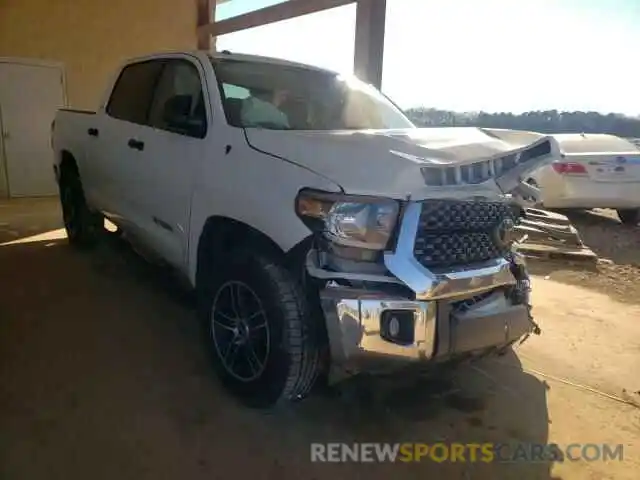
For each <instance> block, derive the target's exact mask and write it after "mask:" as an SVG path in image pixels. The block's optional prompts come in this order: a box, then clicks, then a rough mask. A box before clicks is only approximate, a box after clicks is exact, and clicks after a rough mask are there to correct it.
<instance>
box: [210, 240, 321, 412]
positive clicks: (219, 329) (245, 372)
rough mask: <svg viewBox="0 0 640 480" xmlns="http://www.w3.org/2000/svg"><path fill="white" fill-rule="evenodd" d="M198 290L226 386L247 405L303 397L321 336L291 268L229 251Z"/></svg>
mask: <svg viewBox="0 0 640 480" xmlns="http://www.w3.org/2000/svg"><path fill="white" fill-rule="evenodd" d="M221 270H222V271H220V272H216V274H214V275H213V276H212V277H213V278H211V279H210V281H209V282H207V283H208V285H206V286H205V287H204V288H202V289H201V290H200V295H201V298H200V309H201V317H202V322H203V327H204V328H203V330H204V337H205V342H206V346H207V349H208V350H209V352H210V355H211V358H212V360H213V365H214V367H215V370H216V373H217V374H218V376H219V378H220V379H221V381H222V383H223V385H224V386H225V387H226V388H227V389H228V390H229V391H230V392H231V393H232V394H233V395H234V396H236V397H237V398H239V399H240V400H241V401H242V402H243V403H245V404H247V405H250V406H253V407H258V408H266V407H272V406H275V405H276V404H281V403H286V402H287V401H293V400H296V399H299V398H302V397H303V396H305V395H306V394H307V393H308V392H309V390H310V389H311V387H312V386H313V384H314V382H315V380H316V378H317V376H318V373H319V370H320V342H319V338H318V335H317V334H316V331H317V330H316V328H314V325H312V324H311V322H312V320H311V318H312V317H311V316H310V315H309V312H308V306H307V302H306V299H305V295H304V293H303V292H302V289H301V288H300V286H299V285H298V284H297V282H295V280H293V278H292V276H291V274H290V273H289V271H287V270H286V269H285V268H284V267H282V266H280V265H279V264H278V263H277V262H276V261H274V260H272V259H270V258H268V257H267V256H264V255H261V254H259V253H258V254H256V253H255V252H252V251H249V250H238V251H235V252H232V253H231V255H230V258H229V259H228V260H227V261H225V265H224V267H223V268H222V269H221Z"/></svg>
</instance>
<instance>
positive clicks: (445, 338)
mask: <svg viewBox="0 0 640 480" xmlns="http://www.w3.org/2000/svg"><path fill="white" fill-rule="evenodd" d="M419 209H420V205H419V204H410V205H409V206H408V208H407V210H406V211H405V215H404V217H403V222H402V225H401V230H400V233H399V237H398V241H397V244H396V248H395V250H394V251H393V252H389V253H387V254H386V255H385V259H384V261H385V266H386V269H387V270H388V271H389V272H390V273H391V274H392V275H393V279H391V278H380V281H379V282H375V281H372V279H371V278H369V277H368V278H367V288H366V289H364V288H355V287H345V286H341V285H338V284H337V283H335V282H329V283H328V284H327V286H326V287H325V288H324V289H323V290H322V291H321V293H320V295H321V304H322V309H323V313H324V316H325V321H326V326H327V332H328V336H329V343H330V349H331V356H332V362H333V365H334V366H339V367H342V368H344V369H345V370H347V371H353V372H357V371H360V370H377V369H386V368H387V367H391V366H392V365H393V364H395V363H398V362H401V363H406V362H412V361H413V362H421V361H422V362H439V361H446V360H451V359H454V358H457V357H460V356H469V355H470V356H476V355H482V354H485V353H488V352H491V351H500V350H503V349H504V348H505V347H507V346H509V345H510V344H512V343H513V342H515V341H517V340H519V339H521V338H523V337H524V336H526V335H528V334H529V333H531V332H532V331H533V330H534V328H535V324H534V323H533V322H532V320H531V317H530V307H529V305H528V289H529V284H528V278H527V277H526V271H525V270H524V266H523V265H522V264H521V263H520V262H519V261H518V260H517V259H515V258H499V259H495V260H491V261H489V262H485V263H483V264H481V265H476V266H474V267H473V268H457V269H451V270H449V271H447V272H439V273H435V272H432V271H430V270H429V269H427V268H425V267H424V266H422V265H421V264H420V263H419V262H417V261H416V259H415V258H414V253H413V245H414V241H415V237H416V229H417V228H418V217H419V213H420V211H419ZM394 280H395V281H397V282H398V283H399V284H401V285H402V286H403V287H406V288H404V291H405V292H406V293H400V294H399V293H397V290H395V293H390V292H392V291H394V290H393V289H389V288H388V285H389V284H390V283H393V281H394ZM376 285H377V287H376ZM372 286H373V287H372Z"/></svg>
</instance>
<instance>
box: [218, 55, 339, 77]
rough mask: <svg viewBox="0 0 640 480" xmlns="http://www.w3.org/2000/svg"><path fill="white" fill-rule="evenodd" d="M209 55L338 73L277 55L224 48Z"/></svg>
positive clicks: (221, 58) (222, 58) (223, 58)
mask: <svg viewBox="0 0 640 480" xmlns="http://www.w3.org/2000/svg"><path fill="white" fill-rule="evenodd" d="M208 55H209V56H210V57H212V58H214V59H219V60H225V59H226V60H238V61H244V62H259V63H270V64H273V65H282V66H287V67H298V68H306V69H308V70H318V71H320V72H326V73H333V74H335V73H337V72H334V71H333V70H329V69H326V68H322V67H317V66H315V65H309V64H308V63H300V62H293V61H291V60H284V59H282V58H275V57H266V56H262V55H249V54H244V53H232V52H229V51H228V50H223V51H220V52H213V53H210V52H208Z"/></svg>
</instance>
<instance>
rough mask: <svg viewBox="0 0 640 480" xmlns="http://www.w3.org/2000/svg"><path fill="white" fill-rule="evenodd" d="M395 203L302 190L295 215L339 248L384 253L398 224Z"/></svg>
mask: <svg viewBox="0 0 640 480" xmlns="http://www.w3.org/2000/svg"><path fill="white" fill-rule="evenodd" d="M399 209H400V205H399V204H398V202H397V201H395V200H390V199H386V198H378V197H364V196H354V195H342V194H335V193H327V192H319V191H317V190H308V189H305V190H301V191H300V193H299V194H298V196H297V198H296V213H297V214H298V216H299V217H300V218H301V219H302V221H303V222H304V223H305V224H306V225H307V226H308V227H309V228H311V229H312V230H313V231H316V232H322V234H323V235H324V237H325V238H326V239H327V240H330V241H331V242H334V243H336V244H338V245H340V246H344V247H353V248H363V249H367V250H377V251H380V250H384V249H386V248H387V246H388V244H389V241H390V240H391V238H392V236H393V232H394V229H395V226H396V224H397V222H398V213H399Z"/></svg>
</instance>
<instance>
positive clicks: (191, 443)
mask: <svg viewBox="0 0 640 480" xmlns="http://www.w3.org/2000/svg"><path fill="white" fill-rule="evenodd" d="M0 274H1V275H2V278H3V279H7V280H8V281H6V283H5V282H4V281H3V289H2V290H1V291H0V303H1V304H2V306H3V308H2V309H0V351H1V352H2V353H1V355H2V358H1V359H0V364H1V365H2V369H0V373H1V375H2V378H1V379H0V383H1V384H2V385H3V387H2V390H0V406H2V409H1V410H2V413H0V420H1V423H2V425H4V426H5V427H4V428H3V429H2V433H0V443H2V444H3V445H9V444H10V443H9V442H10V439H11V444H12V445H13V446H12V448H11V449H6V450H5V453H4V454H3V455H2V456H3V458H4V460H2V459H0V463H2V464H3V465H5V467H4V468H5V470H4V471H5V472H6V473H8V474H13V475H12V477H23V478H42V477H43V476H46V474H47V473H46V472H51V471H54V472H55V471H59V472H63V471H64V472H66V473H65V475H66V474H67V473H68V475H67V478H86V477H87V476H89V475H90V472H94V471H95V470H94V469H95V465H96V464H97V463H100V464H101V465H103V471H102V472H101V476H99V477H95V476H94V477H93V478H114V477H116V476H118V475H119V476H120V477H121V478H122V475H123V472H124V473H127V472H128V473H132V472H142V473H140V474H139V475H138V476H137V478H139V479H145V478H149V479H151V478H161V477H163V478H167V475H169V474H168V473H167V472H173V471H175V472H178V471H179V472H180V474H182V473H184V472H190V473H189V477H190V478H203V479H204V478H212V477H214V478H215V477H216V472H219V471H220V468H222V467H221V466H225V468H234V469H235V470H234V471H235V472H236V473H238V472H240V474H239V475H240V476H241V477H242V476H244V474H245V473H246V474H247V475H249V474H250V471H251V472H259V474H258V476H256V477H255V478H274V479H275V478H278V479H279V480H283V479H285V480H286V479H289V478H290V479H292V480H293V479H296V480H297V479H299V478H318V479H320V478H331V479H332V480H337V479H341V478H345V479H347V478H348V479H352V478H354V477H356V478H358V477H361V476H363V475H366V476H367V477H368V478H369V479H372V480H377V479H380V480H381V479H383V478H390V476H391V475H398V474H399V475H400V476H401V477H402V478H405V479H412V478H416V479H417V478H420V479H423V478H424V475H425V473H426V474H429V473H433V474H435V475H436V478H460V479H467V478H486V479H495V478H500V479H508V478H514V479H515V478H517V479H518V480H528V479H549V478H552V477H551V463H550V462H548V461H544V462H537V463H504V462H498V461H494V462H492V463H488V464H487V463H483V462H471V461H470V458H468V459H467V461H465V462H461V461H457V462H438V461H432V460H429V459H422V461H421V462H415V463H409V464H401V465H399V464H398V463H380V464H363V463H353V462H347V463H339V464H335V463H314V462H311V458H310V449H311V444H312V443H324V442H346V443H350V444H353V442H376V443H381V442H390V443H398V442H402V443H404V442H419V443H445V444H451V443H463V444H466V443H484V442H527V443H530V442H533V443H539V444H546V443H547V441H548V424H549V416H548V413H547V404H546V385H545V384H544V383H543V382H541V381H539V380H538V379H537V378H535V377H533V376H531V375H529V374H527V373H525V372H523V371H522V368H521V365H520V361H519V360H518V357H517V355H515V354H513V353H509V354H507V355H505V356H504V357H501V358H499V359H496V360H491V361H489V360H487V361H482V362H479V363H476V364H472V365H466V366H461V367H460V368H459V369H457V370H456V371H455V372H453V373H451V374H447V375H446V376H437V377H434V376H430V375H424V374H422V373H420V372H416V373H415V374H414V375H406V376H405V375H402V376H391V377H361V378H358V379H354V380H352V381H351V382H349V383H346V384H343V385H342V386H341V387H337V388H333V389H328V390H325V392H324V394H320V393H318V394H316V395H314V396H312V397H310V398H308V399H306V400H305V401H304V402H300V403H298V404H295V405H294V406H293V407H292V408H289V409H285V410H282V411H270V412H260V411H254V410H248V409H246V408H245V407H242V406H240V405H239V404H238V403H237V402H235V401H233V400H232V399H231V398H230V397H229V396H228V395H227V394H226V393H225V392H224V391H223V390H222V388H221V387H220V386H219V385H218V383H217V381H216V380H215V377H214V376H213V371H212V369H211V368H210V366H209V363H208V360H207V358H206V355H205V354H204V351H203V349H202V348H201V347H200V345H201V344H200V333H199V329H198V326H197V322H196V320H195V316H194V315H193V306H194V302H193V296H192V295H191V294H190V293H189V292H186V291H185V290H184V289H183V288H182V287H181V286H180V285H179V284H178V283H177V282H176V281H175V280H174V279H173V277H172V276H170V275H168V274H167V273H166V272H165V271H164V270H163V269H160V268H158V267H155V266H153V265H149V264H147V263H146V262H145V261H143V260H142V259H140V258H139V257H137V255H136V254H135V253H133V252H132V251H131V249H130V248H129V247H128V246H127V245H126V244H124V243H122V242H120V241H119V240H117V239H116V238H110V240H108V241H107V242H105V243H104V244H103V245H101V246H99V247H98V249H97V250H95V251H93V252H92V253H89V254H85V253H83V252H76V251H75V250H73V249H71V248H69V247H68V245H67V244H66V240H54V241H36V242H30V243H22V244H12V245H6V246H0ZM163 428H166V429H168V430H163ZM158 429H160V430H158ZM71 432H72V434H71ZM158 432H162V433H158ZM96 441H97V443H96ZM123 442H124V443H123ZM100 445H102V447H100ZM129 445H136V451H137V450H138V449H140V450H141V451H143V452H145V454H144V455H141V456H135V457H131V452H130V451H129V450H128V448H130V447H129ZM103 448H106V449H107V450H103ZM34 452H35V453H34ZM70 452H73V454H71V453H70ZM34 455H35V456H34ZM104 455H108V458H109V462H106V463H105V462H104V459H105V458H106V457H104ZM248 455H250V457H248ZM34 458H36V459H38V460H37V461H34V460H33V459H34ZM71 458H73V459H75V460H74V461H73V462H71V464H70V463H69V462H70V460H71ZM248 458H251V461H250V462H249V461H248ZM107 463H108V465H107ZM69 465H71V467H70V466H69ZM172 469H173V470H172ZM252 475H253V474H252ZM169 476H170V475H169ZM125 477H126V475H125ZM127 478H129V477H127ZM247 478H248V477H247ZM252 478H253V476H252Z"/></svg>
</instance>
